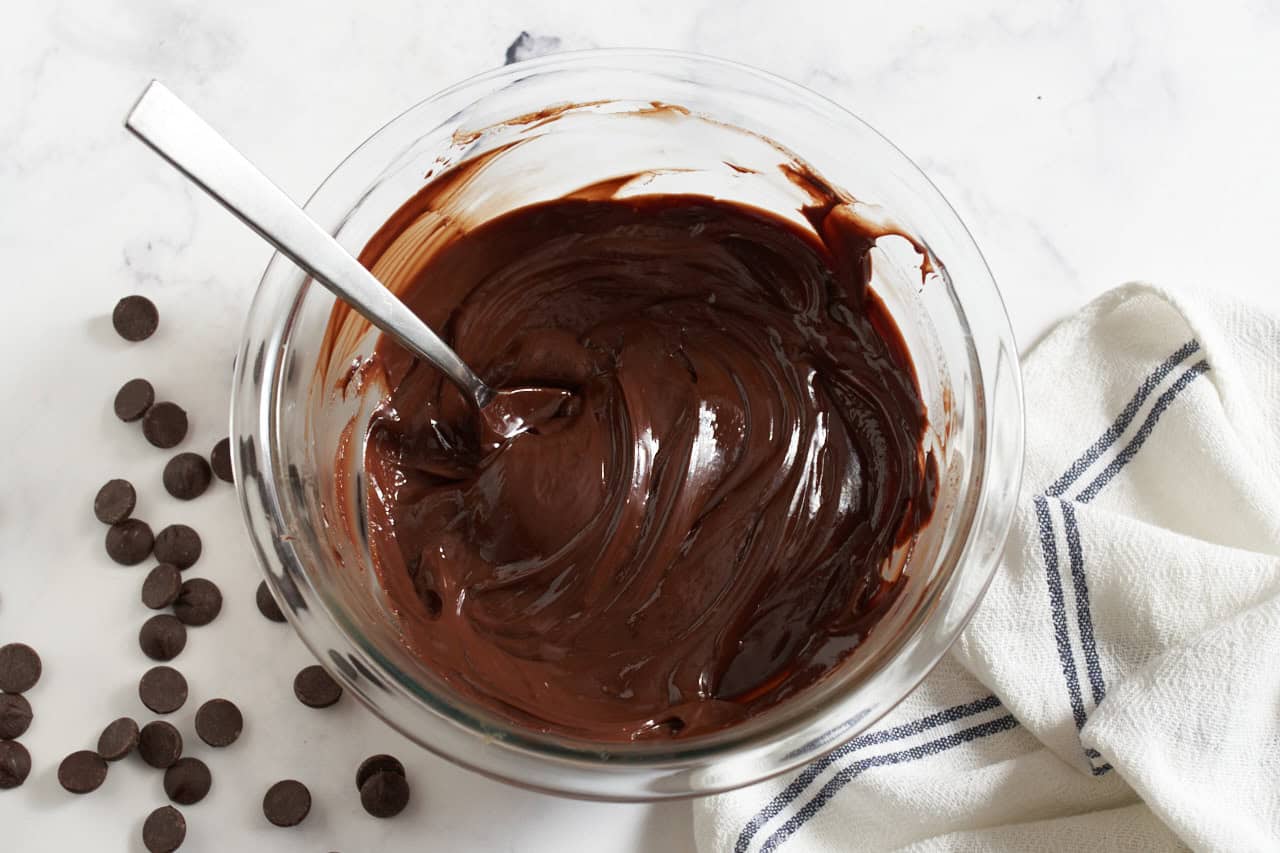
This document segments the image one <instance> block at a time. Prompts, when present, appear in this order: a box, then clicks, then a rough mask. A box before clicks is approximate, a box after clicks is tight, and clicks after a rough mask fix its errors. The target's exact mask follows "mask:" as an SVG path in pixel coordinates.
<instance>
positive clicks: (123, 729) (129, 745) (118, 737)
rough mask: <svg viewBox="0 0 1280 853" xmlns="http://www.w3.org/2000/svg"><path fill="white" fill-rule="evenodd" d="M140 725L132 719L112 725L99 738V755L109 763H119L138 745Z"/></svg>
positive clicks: (125, 719) (116, 721)
mask: <svg viewBox="0 0 1280 853" xmlns="http://www.w3.org/2000/svg"><path fill="white" fill-rule="evenodd" d="M140 736H141V735H140V733H139V732H138V724H137V723H136V722H134V721H133V719H132V718H131V717H121V718H120V719H118V720H115V721H114V722H112V723H110V724H109V725H108V726H107V727H106V728H105V729H103V730H102V734H101V735H99V737H98V755H100V756H102V758H103V759H105V760H107V761H119V760H120V759H122V758H124V757H125V756H126V755H128V754H129V753H131V752H133V750H134V747H136V746H137V745H138V738H139V737H140Z"/></svg>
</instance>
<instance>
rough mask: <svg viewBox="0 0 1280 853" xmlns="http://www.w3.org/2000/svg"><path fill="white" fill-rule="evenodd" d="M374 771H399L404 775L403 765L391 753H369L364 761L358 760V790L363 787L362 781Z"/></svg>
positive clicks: (365, 780) (367, 779)
mask: <svg viewBox="0 0 1280 853" xmlns="http://www.w3.org/2000/svg"><path fill="white" fill-rule="evenodd" d="M375 773H399V774H400V775H401V776H403V775H404V765H403V764H401V763H400V760H399V759H398V758H396V757H395V756H391V755H371V756H369V757H368V758H366V759H365V760H364V761H362V762H360V767H359V768H358V769H357V770H356V790H357V791H359V790H360V789H361V788H363V787H364V783H365V782H367V781H369V777H370V776H373V775H374V774H375Z"/></svg>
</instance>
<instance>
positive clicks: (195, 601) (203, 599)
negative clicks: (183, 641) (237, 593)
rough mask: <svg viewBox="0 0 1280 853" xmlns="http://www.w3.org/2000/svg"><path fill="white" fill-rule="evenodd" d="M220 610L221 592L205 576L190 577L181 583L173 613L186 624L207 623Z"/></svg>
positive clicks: (197, 624) (214, 617) (197, 625)
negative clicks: (180, 590)
mask: <svg viewBox="0 0 1280 853" xmlns="http://www.w3.org/2000/svg"><path fill="white" fill-rule="evenodd" d="M221 610H222V592H221V591H220V590H219V589H218V586H217V584H215V583H214V582H213V581H211V580H208V579H206V578H192V579H191V580H189V581H186V582H184V583H183V584H182V592H180V593H178V600H177V601H176V602H175V603H174V605H173V613H174V615H175V616H177V617H178V618H179V619H180V620H182V622H184V623H185V624H187V625H191V626H194V627H199V626H201V625H208V624H209V623H210V622H212V621H213V620H214V619H216V618H217V616H218V613H219V612H220V611H221Z"/></svg>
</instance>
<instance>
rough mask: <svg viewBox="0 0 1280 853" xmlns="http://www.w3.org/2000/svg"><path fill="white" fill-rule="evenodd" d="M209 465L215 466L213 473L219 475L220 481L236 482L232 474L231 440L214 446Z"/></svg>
mask: <svg viewBox="0 0 1280 853" xmlns="http://www.w3.org/2000/svg"><path fill="white" fill-rule="evenodd" d="M209 464H210V465H212V466H213V473H215V474H217V475H218V479H219V480H223V481H225V482H227V483H233V482H235V476H234V475H233V474H232V472H231V439H229V438H224V439H222V440H221V441H219V442H218V443H217V444H215V445H214V446H213V452H211V453H210V454H209Z"/></svg>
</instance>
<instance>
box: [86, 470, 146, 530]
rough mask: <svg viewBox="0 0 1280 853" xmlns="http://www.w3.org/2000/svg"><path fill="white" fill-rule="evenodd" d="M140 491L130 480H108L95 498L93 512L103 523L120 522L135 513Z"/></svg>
mask: <svg viewBox="0 0 1280 853" xmlns="http://www.w3.org/2000/svg"><path fill="white" fill-rule="evenodd" d="M137 504H138V493H137V492H135V491H134V490H133V484H132V483H130V482H129V481H128V480H107V482H106V484H105V485H104V486H103V487H102V488H101V489H98V494H97V495H96V496H95V497H94V499H93V514H94V516H95V517H96V518H97V519H98V521H101V522H102V523H103V524H119V523H120V522H122V521H124V520H125V519H126V518H128V517H129V516H130V515H132V514H133V508H134V507H135V506H137Z"/></svg>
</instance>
